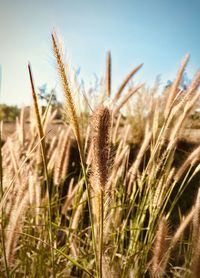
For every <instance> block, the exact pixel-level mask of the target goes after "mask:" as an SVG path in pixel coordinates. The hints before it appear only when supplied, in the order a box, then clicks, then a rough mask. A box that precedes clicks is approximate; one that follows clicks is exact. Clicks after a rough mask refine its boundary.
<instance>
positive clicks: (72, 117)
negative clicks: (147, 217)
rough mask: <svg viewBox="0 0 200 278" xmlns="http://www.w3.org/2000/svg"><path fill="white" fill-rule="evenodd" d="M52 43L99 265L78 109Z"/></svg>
mask: <svg viewBox="0 0 200 278" xmlns="http://www.w3.org/2000/svg"><path fill="white" fill-rule="evenodd" d="M52 42H53V51H54V55H55V58H56V61H57V67H58V72H59V77H60V80H61V84H62V88H63V91H64V95H65V101H66V109H67V114H68V117H69V121H70V126H71V128H72V130H73V132H74V135H75V138H76V141H77V144H78V149H79V154H80V160H81V167H82V172H83V176H84V180H85V185H86V190H87V197H88V209H89V215H90V222H91V229H92V241H93V249H94V254H95V262H96V265H97V261H98V259H97V250H96V238H95V233H94V223H93V217H92V205H91V196H90V190H89V185H88V180H87V173H86V168H85V156H84V152H83V145H82V141H81V136H80V129H79V124H78V118H77V113H76V109H75V106H74V102H73V98H72V93H71V90H70V87H69V82H68V78H67V74H66V70H65V66H64V63H63V55H62V52H61V47H60V46H59V41H58V38H57V36H56V34H55V33H53V34H52Z"/></svg>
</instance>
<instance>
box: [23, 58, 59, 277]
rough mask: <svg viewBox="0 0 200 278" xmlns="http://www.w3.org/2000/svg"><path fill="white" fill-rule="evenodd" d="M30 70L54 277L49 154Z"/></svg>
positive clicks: (29, 67) (30, 75)
mask: <svg viewBox="0 0 200 278" xmlns="http://www.w3.org/2000/svg"><path fill="white" fill-rule="evenodd" d="M28 71H29V77H30V82H31V89H32V97H33V105H34V108H35V117H36V122H37V128H38V135H39V139H40V143H41V153H42V159H43V166H44V175H45V179H46V185H47V196H48V226H49V241H50V245H51V256H52V269H53V277H54V273H55V271H54V267H55V266H54V250H53V233H52V214H51V195H50V194H51V193H50V180H49V175H48V168H47V154H46V145H45V137H44V131H43V126H42V120H41V116H40V112H39V106H38V100H37V95H36V91H35V86H34V82H33V75H32V71H31V65H30V63H29V64H28Z"/></svg>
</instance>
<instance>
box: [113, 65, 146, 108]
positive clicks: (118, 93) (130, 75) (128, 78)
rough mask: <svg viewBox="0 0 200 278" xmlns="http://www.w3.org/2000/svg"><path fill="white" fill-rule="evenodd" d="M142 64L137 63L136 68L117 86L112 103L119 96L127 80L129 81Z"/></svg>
mask: <svg viewBox="0 0 200 278" xmlns="http://www.w3.org/2000/svg"><path fill="white" fill-rule="evenodd" d="M142 66H143V64H140V65H138V66H137V67H136V68H134V69H133V70H132V71H131V72H130V73H129V74H128V75H127V76H126V78H125V79H124V81H123V82H122V84H121V86H120V87H119V89H118V91H117V92H116V94H115V97H114V99H113V103H115V102H116V101H117V100H118V99H119V98H120V96H121V93H122V91H123V90H124V88H125V87H126V85H127V84H128V82H129V81H130V79H131V78H132V77H133V76H134V75H135V74H136V72H138V71H139V69H140V68H141V67H142Z"/></svg>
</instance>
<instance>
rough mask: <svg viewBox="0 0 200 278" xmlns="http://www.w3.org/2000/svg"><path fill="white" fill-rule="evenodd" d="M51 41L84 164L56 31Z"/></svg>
mask: <svg viewBox="0 0 200 278" xmlns="http://www.w3.org/2000/svg"><path fill="white" fill-rule="evenodd" d="M52 42H53V51H54V55H55V58H56V61H57V67H58V72H59V77H60V80H61V84H62V88H63V91H64V95H65V102H66V110H67V115H68V117H69V121H70V125H71V128H72V130H73V132H74V135H75V138H76V140H77V143H78V148H79V153H80V158H81V163H82V165H85V158H84V152H83V146H82V141H81V136H80V128H79V124H78V117H77V113H76V109H75V106H74V102H73V98H72V92H71V89H70V85H69V81H68V78H67V72H66V68H65V65H64V62H63V54H62V52H61V46H60V43H59V40H58V37H57V35H56V33H53V34H52Z"/></svg>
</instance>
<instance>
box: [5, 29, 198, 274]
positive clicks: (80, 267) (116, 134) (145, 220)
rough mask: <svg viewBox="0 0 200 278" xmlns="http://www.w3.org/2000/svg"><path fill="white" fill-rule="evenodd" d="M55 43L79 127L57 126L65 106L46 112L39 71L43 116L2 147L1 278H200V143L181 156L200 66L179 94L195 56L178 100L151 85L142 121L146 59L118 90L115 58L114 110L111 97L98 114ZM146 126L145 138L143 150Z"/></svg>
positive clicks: (21, 126) (174, 91)
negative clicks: (163, 97) (85, 105)
mask: <svg viewBox="0 0 200 278" xmlns="http://www.w3.org/2000/svg"><path fill="white" fill-rule="evenodd" d="M52 41H53V50H54V55H55V58H56V61H57V67H58V74H59V77H60V81H61V85H62V88H63V91H64V95H65V110H66V114H67V116H68V122H69V124H65V125H64V124H63V125H61V126H60V127H59V128H56V129H54V128H53V130H52V131H51V129H52V127H53V125H52V124H53V122H54V117H55V113H54V112H52V111H51V109H50V108H48V110H47V111H46V112H45V113H44V114H41V113H40V109H39V105H38V101H37V92H36V91H35V87H34V84H33V79H32V73H31V69H30V66H29V73H30V77H31V84H32V94H33V101H34V106H33V107H34V109H35V116H34V119H35V120H33V118H31V119H30V120H31V124H30V125H28V126H26V127H25V119H24V114H23V111H22V114H21V117H20V119H19V120H18V121H17V124H16V131H15V133H14V134H13V135H12V136H9V137H8V138H6V140H5V143H4V145H3V146H2V148H1V152H2V160H1V165H0V167H1V170H2V171H1V173H3V175H1V179H2V186H1V189H2V190H1V200H0V209H1V217H0V223H1V235H2V238H1V247H0V257H1V258H2V259H0V276H1V277H47V276H48V277H100V278H102V277H109V278H110V277H124V278H125V277H147V275H150V276H152V277H162V276H163V277H168V276H169V277H171V275H172V276H173V275H176V277H178V275H182V273H185V275H186V276H184V277H190V275H193V277H197V274H196V273H198V271H199V259H192V257H193V255H194V254H195V258H199V248H200V247H199V242H200V240H199V194H198V197H197V199H196V201H195V198H193V202H194V206H193V203H191V202H189V200H188V206H187V207H186V208H185V207H184V205H185V204H184V203H183V202H181V201H180V200H181V198H182V197H184V196H185V195H184V194H188V195H186V196H189V194H190V193H193V195H194V196H196V193H197V191H198V187H199V182H198V180H199V170H200V164H199V162H200V156H199V145H198V146H196V148H194V149H193V150H191V151H187V153H186V154H182V156H181V159H180V158H179V157H178V158H177V154H179V151H180V150H179V139H180V134H181V132H182V131H183V129H184V126H185V124H186V121H187V118H188V117H189V116H190V114H191V112H192V111H193V110H194V109H195V106H196V103H197V101H198V99H199V92H198V86H199V83H200V79H199V73H197V74H196V76H195V77H194V79H193V82H192V83H191V85H190V86H189V87H188V89H187V90H186V91H185V92H184V95H183V97H182V101H177V99H179V96H180V92H179V90H178V88H179V83H180V80H181V77H182V74H183V71H184V69H185V67H186V64H187V62H188V58H189V57H188V56H186V58H185V59H184V61H183V63H182V65H181V68H180V70H179V71H178V74H177V77H176V78H175V81H174V83H173V86H172V87H171V92H169V96H168V98H167V101H166V102H160V96H157V95H156V93H152V92H151V93H150V96H151V97H150V99H151V101H150V102H151V105H148V108H147V109H145V107H142V109H141V110H140V111H143V112H142V113H141V115H140V119H141V121H139V122H140V125H138V124H137V125H135V126H134V125H131V123H132V120H133V119H135V118H134V117H137V115H135V114H134V113H132V112H130V111H131V107H132V106H131V103H133V102H132V101H133V99H134V97H135V96H136V94H137V95H138V96H140V94H141V92H142V94H144V93H145V90H146V89H145V87H144V86H143V87H141V85H135V86H134V87H133V88H129V90H127V92H125V93H124V90H126V87H127V84H128V82H129V81H130V79H131V78H132V76H133V75H134V74H135V73H136V72H137V71H138V70H139V69H140V68H141V65H139V66H138V67H136V68H135V69H134V70H133V71H131V73H130V74H129V75H128V76H127V77H126V78H125V80H124V82H123V83H122V85H121V86H120V87H119V90H118V91H117V93H116V94H115V95H114V96H113V94H112V92H111V89H112V87H111V80H112V77H111V55H110V53H108V56H107V66H106V78H105V84H104V87H105V88H104V89H105V91H106V93H105V91H103V88H102V95H103V93H105V94H104V98H105V101H106V103H110V106H109V107H106V106H105V105H103V104H102V103H104V100H103V101H102V98H101V103H100V104H101V105H100V106H99V105H97V107H93V111H94V112H91V111H90V112H88V111H87V115H86V113H85V111H81V107H79V113H78V109H77V106H78V105H77V103H75V101H74V99H75V98H74V94H73V87H72V86H71V85H70V83H69V79H68V71H67V69H66V66H65V63H64V60H63V54H62V51H61V46H60V42H59V40H58V38H57V36H56V34H55V33H54V34H53V35H52ZM147 93H148V92H147ZM85 97H86V98H87V100H89V99H90V98H89V97H88V96H86V95H84V99H85ZM80 98H81V97H80ZM108 99H110V100H111V101H109V102H107V100H108ZM138 100H139V101H140V98H138ZM81 101H82V100H81V99H80V103H81ZM83 101H84V100H83ZM150 102H149V103H150ZM141 103H142V100H141ZM141 103H140V104H141ZM159 103H162V105H159ZM75 104H76V105H75ZM122 110H123V113H125V116H123V115H122ZM84 113H85V114H84ZM32 115H33V113H30V117H33V116H32ZM80 115H82V117H81V116H80ZM137 129H142V131H141V130H139V132H141V134H142V136H141V139H142V141H141V142H140V144H138V145H134V143H133V142H134V136H136V134H137ZM49 132H50V134H51V135H49ZM191 187H193V189H194V192H191V191H190V190H191V189H190V188H191ZM188 212H189V213H188ZM184 215H186V216H184ZM194 242H197V244H194ZM174 254H175V255H174Z"/></svg>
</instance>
